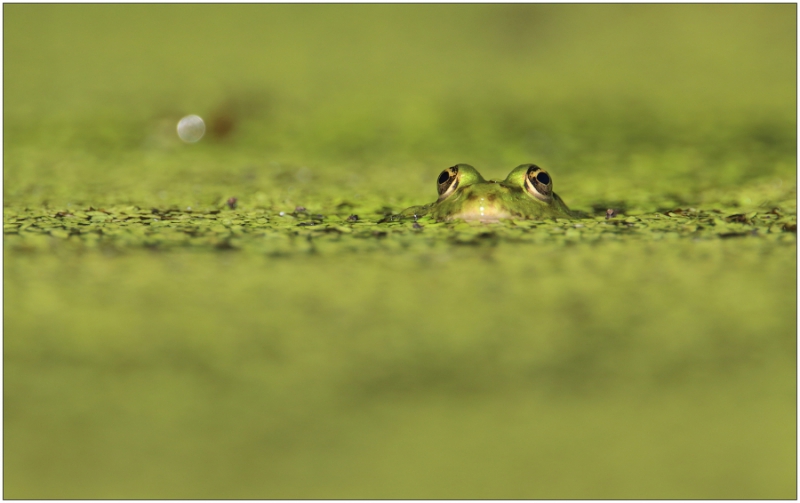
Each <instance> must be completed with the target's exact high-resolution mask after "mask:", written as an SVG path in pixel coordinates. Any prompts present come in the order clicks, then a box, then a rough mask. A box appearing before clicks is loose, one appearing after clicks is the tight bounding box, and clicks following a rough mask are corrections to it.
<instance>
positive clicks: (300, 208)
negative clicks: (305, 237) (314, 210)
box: [294, 206, 306, 213]
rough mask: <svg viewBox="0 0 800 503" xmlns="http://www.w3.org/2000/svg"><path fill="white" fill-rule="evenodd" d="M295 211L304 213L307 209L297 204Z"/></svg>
mask: <svg viewBox="0 0 800 503" xmlns="http://www.w3.org/2000/svg"><path fill="white" fill-rule="evenodd" d="M294 211H295V213H302V212H304V211H306V209H305V207H303V206H297V207H295V209H294Z"/></svg>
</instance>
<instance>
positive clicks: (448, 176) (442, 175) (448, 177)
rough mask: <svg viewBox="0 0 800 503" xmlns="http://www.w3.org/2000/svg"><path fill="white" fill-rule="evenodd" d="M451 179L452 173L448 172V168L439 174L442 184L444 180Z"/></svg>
mask: <svg viewBox="0 0 800 503" xmlns="http://www.w3.org/2000/svg"><path fill="white" fill-rule="evenodd" d="M449 179H450V173H448V172H447V170H444V171H442V174H441V175H439V180H438V182H439V184H440V185H441V184H443V183H444V182H446V181H447V180H449Z"/></svg>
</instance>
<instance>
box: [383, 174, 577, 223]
mask: <svg viewBox="0 0 800 503" xmlns="http://www.w3.org/2000/svg"><path fill="white" fill-rule="evenodd" d="M436 190H437V191H438V193H439V198H438V199H437V200H436V201H435V202H433V203H431V204H427V205H424V206H412V207H410V208H406V209H405V210H403V211H401V212H400V213H399V214H398V215H395V217H394V218H393V220H394V219H403V218H414V219H415V220H416V219H417V218H420V217H424V216H429V217H431V218H433V219H434V220H436V221H438V222H444V221H452V220H465V221H477V222H483V223H491V222H499V221H501V220H543V219H548V218H553V219H555V218H564V219H572V218H577V217H578V214H577V213H576V212H573V211H570V209H569V208H568V207H567V205H566V204H565V203H564V201H563V200H562V199H561V197H559V196H558V194H556V193H555V192H553V178H552V177H551V176H550V174H549V173H548V172H547V171H545V170H544V169H542V168H540V167H539V166H537V165H535V164H520V165H519V166H517V167H516V168H514V169H513V170H511V173H509V174H508V176H507V177H506V178H505V180H502V181H500V180H486V179H484V178H483V176H481V174H480V173H479V172H478V170H477V169H475V168H474V167H472V166H470V165H469V164H456V165H455V166H451V167H449V168H447V169H445V170H444V171H442V172H441V173H440V174H439V177H438V178H437V179H436Z"/></svg>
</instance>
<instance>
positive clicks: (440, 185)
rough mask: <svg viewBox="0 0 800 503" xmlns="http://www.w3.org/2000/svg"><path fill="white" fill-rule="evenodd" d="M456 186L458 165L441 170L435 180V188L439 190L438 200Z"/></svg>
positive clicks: (450, 192) (447, 194) (451, 191)
mask: <svg viewBox="0 0 800 503" xmlns="http://www.w3.org/2000/svg"><path fill="white" fill-rule="evenodd" d="M456 187H458V166H453V167H451V168H447V169H446V170H444V171H442V172H441V174H440V175H439V178H438V179H437V180H436V190H438V191H439V201H441V200H442V199H444V198H446V197H447V196H449V195H450V194H452V193H453V191H454V190H456Z"/></svg>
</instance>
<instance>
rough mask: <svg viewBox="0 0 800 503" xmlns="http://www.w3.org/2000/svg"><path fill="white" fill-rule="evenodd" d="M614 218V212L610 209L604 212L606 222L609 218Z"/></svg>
mask: <svg viewBox="0 0 800 503" xmlns="http://www.w3.org/2000/svg"><path fill="white" fill-rule="evenodd" d="M615 216H617V212H616V210H612V209H611V208H609V209H607V210H606V220H608V219H609V218H614V217H615Z"/></svg>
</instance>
